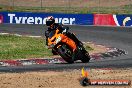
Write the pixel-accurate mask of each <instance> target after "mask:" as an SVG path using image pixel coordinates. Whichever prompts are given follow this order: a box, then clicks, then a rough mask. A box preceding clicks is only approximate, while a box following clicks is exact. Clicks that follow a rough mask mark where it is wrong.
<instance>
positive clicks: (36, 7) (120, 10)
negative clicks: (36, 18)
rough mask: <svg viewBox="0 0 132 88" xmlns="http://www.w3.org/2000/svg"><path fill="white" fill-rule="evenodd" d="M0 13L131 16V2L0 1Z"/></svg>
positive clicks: (80, 0)
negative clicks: (110, 14)
mask: <svg viewBox="0 0 132 88" xmlns="http://www.w3.org/2000/svg"><path fill="white" fill-rule="evenodd" d="M0 11H21V12H23V11H24V12H25V11H26V12H51V13H52V12H55V13H82V14H83V13H112V14H132V0H0Z"/></svg>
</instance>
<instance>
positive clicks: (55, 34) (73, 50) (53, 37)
mask: <svg viewBox="0 0 132 88" xmlns="http://www.w3.org/2000/svg"><path fill="white" fill-rule="evenodd" d="M48 47H49V49H52V51H54V53H56V54H58V55H60V56H61V57H62V58H63V59H64V60H65V61H66V62H68V63H74V61H76V60H81V61H82V62H83V63H87V62H89V60H90V56H89V53H88V52H87V51H86V50H85V48H84V46H83V45H82V46H81V47H79V46H77V45H76V43H75V42H74V40H72V39H70V38H69V37H68V36H66V35H65V34H63V33H60V32H59V30H58V29H57V30H54V31H51V32H50V33H49V37H48Z"/></svg>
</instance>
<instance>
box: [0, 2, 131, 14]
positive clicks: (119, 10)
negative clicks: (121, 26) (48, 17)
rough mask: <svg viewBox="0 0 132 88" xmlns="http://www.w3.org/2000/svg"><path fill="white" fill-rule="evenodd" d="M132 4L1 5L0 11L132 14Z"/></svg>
mask: <svg viewBox="0 0 132 88" xmlns="http://www.w3.org/2000/svg"><path fill="white" fill-rule="evenodd" d="M131 8H132V4H130V5H123V6H118V7H101V6H100V7H23V6H14V7H12V6H0V11H8V12H46V13H72V14H76V13H79V14H87V13H102V14H107V13H108V14H132V11H131Z"/></svg>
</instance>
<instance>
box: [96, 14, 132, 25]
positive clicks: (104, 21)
mask: <svg viewBox="0 0 132 88" xmlns="http://www.w3.org/2000/svg"><path fill="white" fill-rule="evenodd" d="M94 25H99V26H101V25H104V26H107V25H109V26H132V15H113V14H94Z"/></svg>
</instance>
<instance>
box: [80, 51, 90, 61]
mask: <svg viewBox="0 0 132 88" xmlns="http://www.w3.org/2000/svg"><path fill="white" fill-rule="evenodd" d="M89 60H90V55H89V53H85V54H84V56H83V57H82V59H81V61H82V62H83V63H88V62H89Z"/></svg>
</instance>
